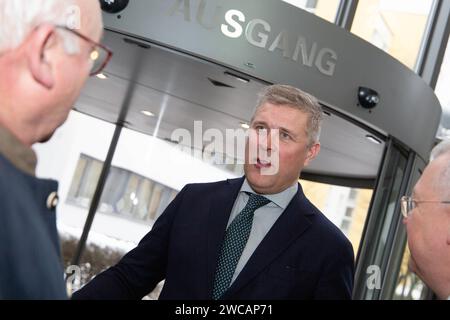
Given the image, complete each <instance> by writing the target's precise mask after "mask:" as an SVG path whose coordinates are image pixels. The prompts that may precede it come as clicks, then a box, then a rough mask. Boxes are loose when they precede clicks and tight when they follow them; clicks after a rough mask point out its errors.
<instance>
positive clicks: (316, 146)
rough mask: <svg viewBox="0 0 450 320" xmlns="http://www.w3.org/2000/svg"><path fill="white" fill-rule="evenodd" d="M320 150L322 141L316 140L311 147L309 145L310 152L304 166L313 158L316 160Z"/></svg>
mask: <svg viewBox="0 0 450 320" xmlns="http://www.w3.org/2000/svg"><path fill="white" fill-rule="evenodd" d="M319 152H320V143H319V142H316V143H314V144H313V145H312V146H311V147H309V150H308V153H307V155H306V159H305V162H304V163H303V165H304V166H307V165H308V164H309V163H310V162H311V161H312V160H314V159H315V158H316V157H317V155H318V154H319Z"/></svg>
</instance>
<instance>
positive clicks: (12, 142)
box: [0, 126, 37, 176]
mask: <svg viewBox="0 0 450 320" xmlns="http://www.w3.org/2000/svg"><path fill="white" fill-rule="evenodd" d="M0 154H2V155H3V156H4V157H5V158H6V159H8V161H9V162H11V163H12V164H13V165H14V166H15V167H16V168H17V169H19V170H21V171H23V172H25V173H27V174H29V175H32V176H34V175H35V171H36V163H37V158H36V154H35V153H34V151H33V149H31V148H29V147H27V146H25V145H23V144H22V142H20V141H19V140H18V139H17V138H16V137H15V136H14V135H13V134H12V133H10V132H9V131H8V130H6V129H5V128H3V127H1V126H0Z"/></svg>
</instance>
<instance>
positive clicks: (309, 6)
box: [282, 0, 341, 22]
mask: <svg viewBox="0 0 450 320" xmlns="http://www.w3.org/2000/svg"><path fill="white" fill-rule="evenodd" d="M282 1H284V2H286V3H289V4H291V5H293V6H296V7H298V8H301V9H304V10H306V11H308V12H311V13H313V14H315V15H316V16H319V17H321V18H323V19H325V20H328V21H329V22H334V21H335V20H336V14H337V11H338V9H339V4H340V2H341V1H340V0H282Z"/></svg>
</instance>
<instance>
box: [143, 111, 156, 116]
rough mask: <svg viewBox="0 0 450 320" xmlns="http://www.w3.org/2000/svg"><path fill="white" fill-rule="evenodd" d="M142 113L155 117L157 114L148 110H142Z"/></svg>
mask: <svg viewBox="0 0 450 320" xmlns="http://www.w3.org/2000/svg"><path fill="white" fill-rule="evenodd" d="M141 113H142V114H143V115H144V116H147V117H154V116H155V114H154V113H153V112H151V111H147V110H142V111H141Z"/></svg>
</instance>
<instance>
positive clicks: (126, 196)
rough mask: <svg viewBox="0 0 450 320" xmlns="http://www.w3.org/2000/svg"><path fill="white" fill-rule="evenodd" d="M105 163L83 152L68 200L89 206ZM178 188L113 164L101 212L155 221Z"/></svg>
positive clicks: (103, 196) (102, 199) (82, 205)
mask: <svg viewBox="0 0 450 320" xmlns="http://www.w3.org/2000/svg"><path fill="white" fill-rule="evenodd" d="M102 166H103V163H102V162H101V161H99V160H96V159H94V158H92V157H89V156H87V155H81V156H80V159H79V161H78V165H77V167H76V169H75V173H74V176H73V179H72V183H71V187H70V191H69V195H68V197H67V201H68V203H70V204H74V205H77V206H81V207H83V208H88V207H89V205H90V201H91V199H92V197H93V195H94V192H95V186H96V183H97V181H98V178H99V176H100V171H101V168H102ZM176 194H177V191H176V190H174V189H171V188H169V187H167V186H164V185H162V184H160V183H158V182H155V181H153V180H151V179H148V178H146V177H143V176H141V175H138V174H136V173H133V172H131V171H129V170H125V169H121V168H117V167H112V168H111V169H110V173H109V176H108V179H107V180H106V185H105V189H104V192H103V195H102V197H101V200H100V206H99V212H101V213H108V214H114V215H119V216H121V217H126V218H131V219H135V220H140V221H154V220H155V219H156V218H157V217H158V216H159V215H160V214H161V212H162V211H164V209H165V208H166V207H167V205H168V204H169V203H170V201H171V200H172V199H173V198H174V197H175V195H176Z"/></svg>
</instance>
